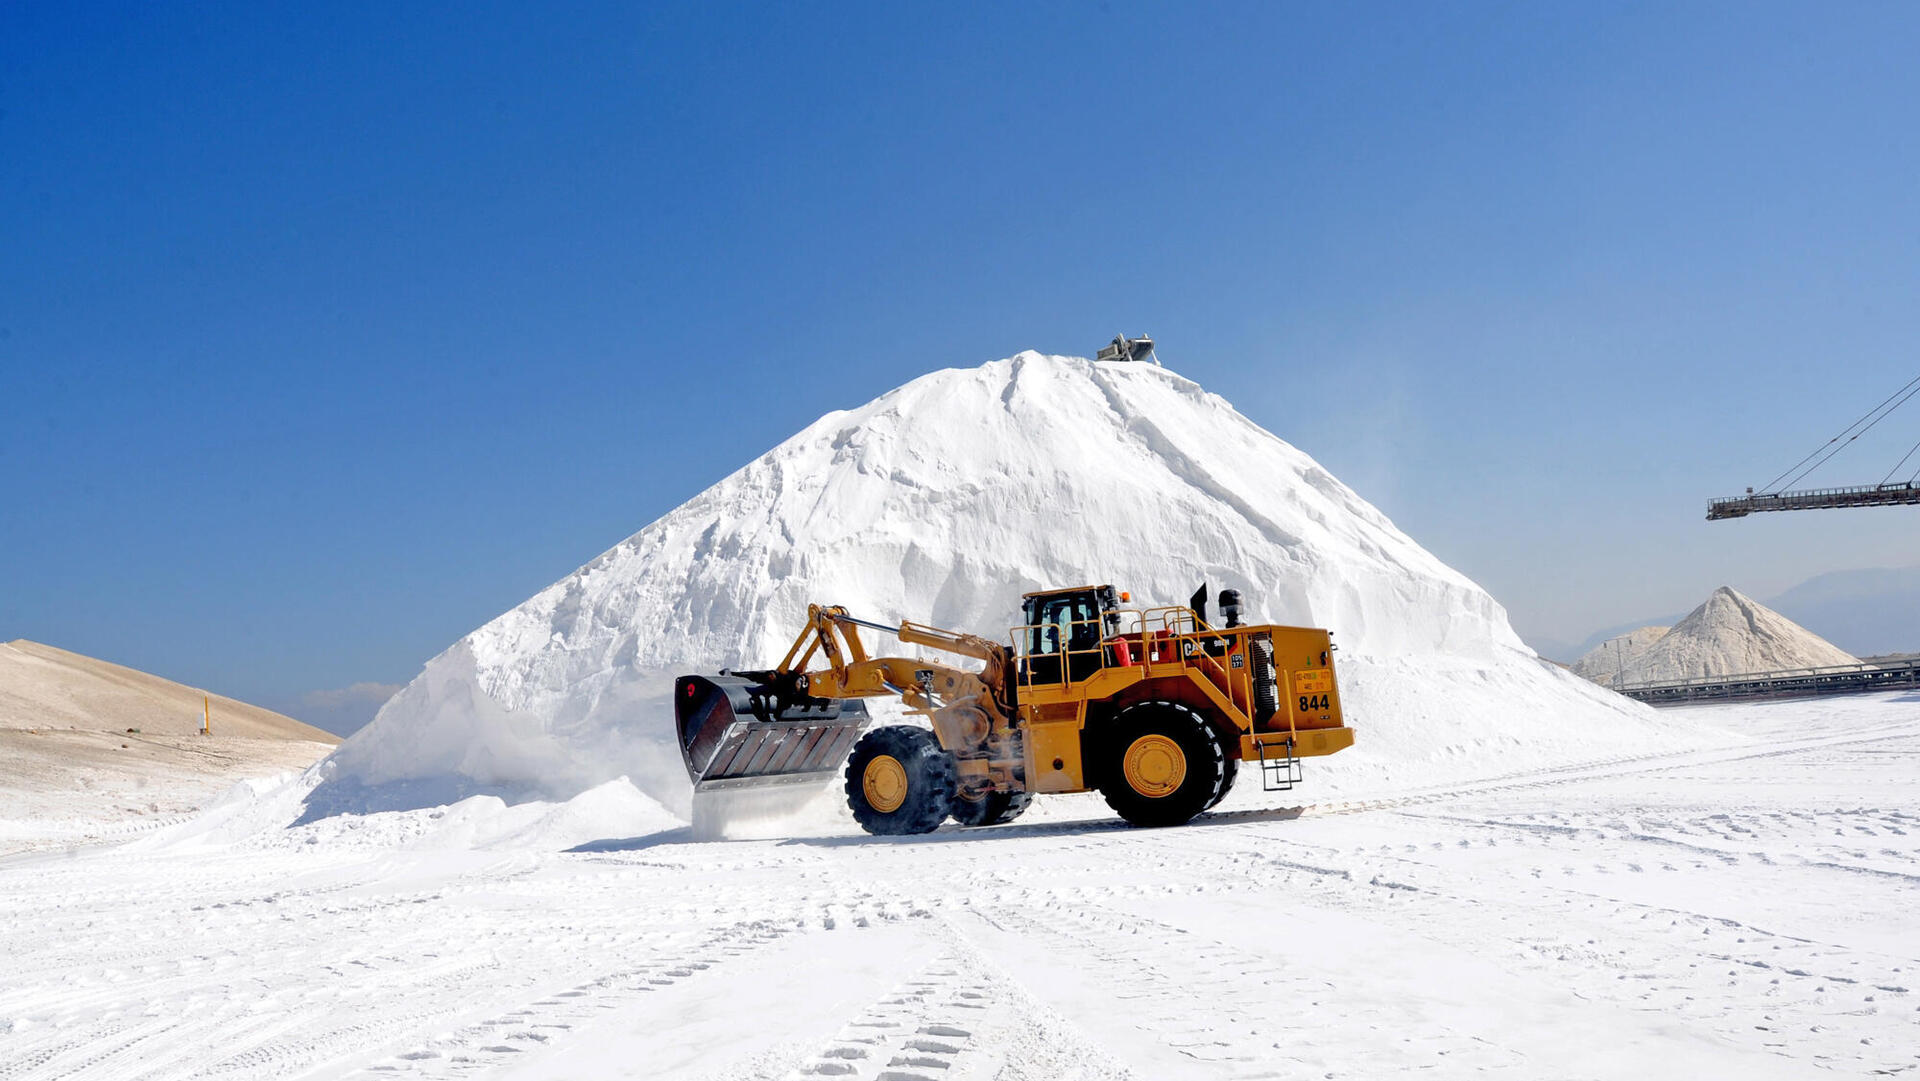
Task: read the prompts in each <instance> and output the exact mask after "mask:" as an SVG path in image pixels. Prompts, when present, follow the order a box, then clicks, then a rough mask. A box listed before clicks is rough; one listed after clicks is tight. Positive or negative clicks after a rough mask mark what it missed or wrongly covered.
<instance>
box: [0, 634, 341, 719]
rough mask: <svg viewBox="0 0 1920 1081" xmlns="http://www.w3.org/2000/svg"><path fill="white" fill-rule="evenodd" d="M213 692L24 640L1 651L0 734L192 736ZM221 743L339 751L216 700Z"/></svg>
mask: <svg viewBox="0 0 1920 1081" xmlns="http://www.w3.org/2000/svg"><path fill="white" fill-rule="evenodd" d="M206 694H207V692H205V691H202V690H199V689H197V688H194V687H188V686H184V685H182V684H179V683H175V682H173V681H172V680H170V679H163V678H161V677H159V676H156V675H151V674H149V673H146V672H142V671H139V670H137V669H133V668H127V667H124V666H122V665H118V664H111V663H109V662H107V661H102V660H96V659H95V658H93V657H87V656H83V655H81V654H78V653H69V652H68V651H66V650H64V649H57V648H55V647H53V646H47V645H41V644H40V643H39V642H29V641H27V640H26V639H24V638H21V639H16V640H15V641H12V642H8V643H6V644H5V645H0V728H60V729H78V730H81V731H89V732H125V731H126V730H127V729H129V728H138V729H140V731H141V732H142V733H146V734H150V735H191V734H193V733H196V732H198V731H200V720H201V711H202V704H203V702H204V701H205V699H204V696H205V695H206ZM212 698H213V731H214V734H215V735H218V736H239V737H245V738H251V739H287V740H309V741H312V742H317V743H329V744H331V743H338V742H340V740H339V739H338V737H336V736H334V735H333V734H332V733H329V732H325V731H322V730H321V729H318V728H315V727H313V726H312V725H308V724H302V723H300V722H299V721H296V720H294V719H293V718H292V717H288V716H284V715H282V714H279V713H275V712H273V711H272V710H268V709H261V708H260V707H259V706H254V705H248V704H247V703H245V702H241V701H238V700H235V699H232V698H228V697H226V696H225V695H219V694H216V695H213V696H212Z"/></svg>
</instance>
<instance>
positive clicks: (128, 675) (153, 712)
mask: <svg viewBox="0 0 1920 1081" xmlns="http://www.w3.org/2000/svg"><path fill="white" fill-rule="evenodd" d="M206 695H207V692H205V691H202V690H198V689H195V688H193V687H187V686H183V685H181V684H178V683H175V682H173V681H172V680H169V679H162V678H160V677H159V676H155V675H149V674H148V673H146V672H141V671H137V670H135V669H132V668H127V667H124V666H122V665H118V664H109V663H107V662H106V661H102V660H96V659H94V658H92V657H85V656H82V655H80V654H78V653H69V652H68V651H66V650H64V649H56V648H54V647H52V646H44V645H41V644H40V643H38V642H28V641H25V640H24V639H23V640H19V641H14V642H9V643H7V644H5V645H0V856H5V855H8V854H11V853H18V852H27V851H33V850H36V849H48V848H58V847H62V846H65V845H74V844H89V843H97V842H101V841H112V840H122V839H125V838H127V837H130V836H133V835H134V834H137V833H139V832H141V831H142V830H144V829H147V828H150V827H152V826H157V825H161V824H164V823H165V822H167V821H171V820H174V819H177V818H178V817H179V816H181V815H187V814H191V813H193V812H195V811H197V810H199V809H200V808H202V807H204V806H206V804H207V803H208V802H209V801H210V800H212V799H214V798H215V797H217V796H218V795H220V793H222V792H224V791H226V790H227V789H228V788H230V787H231V786H233V785H234V784H236V783H238V782H240V781H244V780H248V779H250V778H255V777H266V776H271V775H273V774H277V773H280V772H282V771H285V770H297V769H304V768H305V767H307V766H310V765H312V764H313V763H315V762H317V761H319V760H320V759H321V758H322V757H324V756H325V755H326V754H327V753H328V752H330V751H332V750H333V748H334V747H335V746H336V745H337V744H339V742H340V740H339V739H338V738H337V737H335V736H334V735H333V734H331V733H329V732H325V731H322V730H321V729H318V728H315V727H313V726H312V725H307V724H301V723H300V722H299V721H296V720H294V719H293V718H291V717H286V716H282V715H281V714H278V713H275V712H273V711H272V710H267V709H261V708H260V707H259V706H251V705H248V704H247V703H245V702H241V701H237V700H235V699H232V698H227V697H225V696H223V695H217V694H216V695H213V696H212V708H213V733H212V735H207V736H203V735H200V734H199V732H200V722H201V717H202V710H203V708H204V703H205V702H206V701H207V697H206ZM130 729H131V730H133V731H129V730H130Z"/></svg>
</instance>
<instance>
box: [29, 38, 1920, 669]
mask: <svg viewBox="0 0 1920 1081" xmlns="http://www.w3.org/2000/svg"><path fill="white" fill-rule="evenodd" d="M276 9H277V10H276ZM1916 56H1920V8H1916V7H1914V6H1913V5H1911V4H1877V5H1876V4H1835V5H1815V4H1779V5H1776V4H1759V3H1724V4H1699V3H1696V4H1677V5H1676V4H1669V3H1661V4H1643V5H1642V4H1587V5H1573V4H1538V3H1519V2H1514V3H1502V4H1421V3H1404V4H1395V5H1365V4H1311V5H1306V4H1302V5H1286V4H1271V3H1263V4H1249V5H1172V4H1169V5H1155V6H1145V5H1137V4H1131V3H1124V2H1117V0H1116V2H1111V3H1073V4H1017V5H989V6H977V5H964V6H963V5H955V6H953V7H951V8H948V9H945V10H941V9H937V8H935V7H934V6H932V5H924V4H875V5H857V4H850V3H831V4H827V3H822V4H784V5H778V6H771V7H768V8H764V9H763V8H755V7H748V6H731V5H718V4H700V5H683V6H679V5H635V4H611V5H596V4H570V5H525V6H523V7H503V6H495V5H488V4H474V3H462V4H448V5H444V6H432V5H424V4H404V5H386V4H366V5H353V6H346V5H337V4H324V3H318V4H305V5H263V4H258V3H246V4H237V3H236V4H213V3H209V4H192V5H186V4H144V3H143V4H129V5H125V6H119V5H111V4H91V5H65V4H43V5H21V4H10V5H6V6H5V7H0V373H4V384H3V385H0V501H3V506H0V559H3V560H4V577H0V638H11V637H16V636H18V637H28V638H33V639H36V640H40V641H45V642H49V643H53V644H56V645H61V646H65V647H68V648H72V649H76V650H80V651H82V652H86V653H90V654H94V655H98V656H101V657H106V658H109V659H112V660H117V661H121V662H123V663H128V664H133V665H135V666H138V667H141V668H145V669H149V670H152V671H156V672H159V673H161V674H164V675H168V676H170V677H172V678H176V679H181V680H184V681H187V682H192V683H197V684H202V685H207V686H211V687H214V688H216V689H219V690H223V691H226V692H229V693H233V694H236V695H240V696H242V697H249V698H253V699H256V700H261V701H265V702H268V703H282V702H286V701H289V700H291V699H292V698H293V697H294V696H297V695H299V694H300V693H302V692H305V691H311V690H317V689H324V688H336V687H341V686H344V685H347V684H350V683H354V682H357V681H363V680H371V681H383V682H400V681H404V680H406V679H408V678H410V677H411V676H412V674H413V673H414V672H415V671H416V670H417V668H418V666H419V665H420V664H421V663H422V662H423V661H424V660H425V659H427V658H428V657H429V656H431V655H432V654H433V653H435V652H437V651H438V650H439V649H441V648H443V647H444V646H445V645H447V644H448V643H450V642H451V641H453V640H454V639H455V638H457V637H458V636H459V635H461V634H463V633H464V632H466V631H467V630H469V629H471V628H472V627H474V626H476V625H478V624H480V623H481V622H484V621H485V620H487V619H488V618H490V617H492V616H493V615H495V614H497V613H498V612H500V611H502V610H504V609H506V608H508V607H510V606H512V605H513V604H516V603H518V602H519V601H520V600H522V599H523V598H525V597H526V596H528V595H529V594H531V593H532V592H534V591H535V590H537V589H538V588H540V587H541V586H544V585H545V584H547V583H548V582H550V581H552V580H554V579H556V578H558V577H559V576H561V575H563V574H565V573H566V572H567V571H569V570H571V569H572V568H573V567H575V566H577V565H578V564H580V563H582V562H584V561H585V560H587V559H589V558H591V557H592V556H593V555H595V554H597V553H598V552H600V551H601V550H603V549H604V548H606V547H608V546H610V545H612V544H613V543H615V542H616V541H618V540H619V539H621V538H622V537H624V536H626V535H627V534H629V533H631V532H633V531H634V530H636V529H638V528H639V527H641V526H643V525H645V524H646V523H647V522H649V521H651V520H652V519H653V518H655V517H656V516H658V515H659V514H661V513H663V512H664V511H666V510H668V509H670V508H671V507H673V506H674V505H675V504H677V503H679V502H680V501H681V500H683V499H685V498H686V497H688V496H690V495H692V494H694V493H695V492H697V491H699V490H700V489H702V488H704V487H705V486H707V485H708V484H710V483H712V482H713V481H714V480H716V479H718V478H719V477H721V476H723V475H724V474H726V473H727V472H729V471H731V470H732V469H733V468H735V467H736V466H738V465H740V464H741V463H743V462H745V461H746V460H748V459H749V458H751V457H752V456H754V455H756V454H758V453H760V452H761V451H763V450H765V449H766V448H767V447H769V446H771V445H772V444H773V443H775V442H777V441H778V440H780V439H781V438H784V437H785V436H786V435H788V434H790V433H791V432H792V431H794V430H796V429H798V428H799V427H801V426H802V425H804V424H805V423H807V422H808V421H810V420H811V419H812V418H814V417H815V416H817V415H818V414H820V413H822V412H824V411H826V410H828V409H831V408H838V407H845V406H850V405H854V404H857V403H859V402H861V401H864V400H866V399H868V398H870V397H872V396H873V395H875V394H877V393H880V392H882V391H884V390H886V389H888V388H891V387H893V386H895V385H897V384H899V383H902V382H904V381H906V380H907V379H909V378H912V377H913V376H915V375H917V374H919V373H921V372H923V371H926V370H928V369H931V368H934V367H940V366H947V365H955V364H976V363H981V362H984V361H986V360H990V359H993V358H997V357H1001V356H1005V355H1008V354H1011V353H1013V352H1015V351H1017V350H1020V349H1023V348H1037V349H1041V350H1046V351H1051V352H1073V353H1082V354H1084V353H1087V352H1090V351H1091V350H1093V349H1094V348H1096V347H1097V346H1098V345H1099V344H1101V342H1103V341H1104V340H1105V339H1106V338H1108V337H1110V336H1111V335H1112V334H1113V333H1114V332H1116V331H1120V330H1125V331H1128V332H1135V331H1141V330H1145V331H1150V332H1152V333H1153V334H1155V335H1156V336H1157V337H1158V338H1159V339H1160V341H1161V343H1162V350H1161V353H1162V357H1163V358H1164V359H1165V360H1166V361H1167V362H1168V363H1169V365H1170V366H1172V367H1175V368H1177V369H1179V370H1181V371H1183V372H1184V373H1186V374H1187V375H1189V376H1192V377H1194V378H1196V379H1198V380H1200V381H1201V382H1202V383H1204V384H1205V385H1207V386H1208V387H1209V388H1211V389H1213V390H1215V391H1218V392H1219V393H1221V394H1224V395H1225V396H1227V397H1228V398H1229V399H1231V400H1233V401H1234V402H1235V403H1236V404H1237V405H1239V406H1240V408H1241V409H1242V411H1243V412H1246V413H1247V414H1248V415H1250V416H1251V417H1253V418H1254V419H1255V420H1256V421H1259V422H1260V423H1262V424H1264V425H1266V426H1267V427H1268V428H1270V429H1272V430H1273V431H1275V432H1277V433H1278V434H1280V435H1281V436H1283V437H1285V438H1287V439H1289V440H1291V441H1293V442H1295V443H1296V444H1298V445H1299V446H1301V447H1303V448H1304V449H1306V450H1307V451H1309V452H1310V453H1312V454H1314V455H1316V456H1317V457H1319V458H1320V459H1321V460H1322V461H1323V462H1325V463H1326V464H1327V465H1328V466H1329V467H1330V468H1332V469H1333V470H1334V471H1335V472H1336V473H1337V474H1339V475H1341V476H1342V477H1343V478H1345V479H1346V480H1347V481H1348V482H1349V483H1351V484H1353V485H1354V486H1355V487H1356V488H1358V489H1359V490H1360V491H1361V493H1362V494H1363V495H1366V496H1368V497H1369V498H1371V499H1373V500H1374V501H1375V502H1377V503H1378V504H1379V505H1380V506H1381V507H1383V508H1384V509H1385V510H1386V511H1387V512H1388V513H1389V514H1391V515H1393V516H1394V518H1395V519H1396V520H1397V521H1398V522H1399V523H1400V524H1401V525H1402V526H1403V527H1405V528H1406V529H1407V530H1408V531H1409V532H1410V533H1412V534H1413V535H1414V536H1415V537H1416V538H1417V539H1419V540H1421V541H1422V542H1423V543H1425V544H1427V545H1428V546H1429V547H1430V548H1432V549H1433V550H1434V551H1435V552H1436V553H1438V554H1439V555H1440V556H1441V557H1442V558H1444V559H1446V560H1448V561H1449V562H1451V563H1453V564H1454V565H1456V566H1458V567H1460V568H1461V569H1462V570H1464V571H1466V572H1467V573H1468V574H1470V575H1472V576H1474V577H1475V578H1477V579H1478V580H1479V581H1481V582H1482V583H1483V584H1485V585H1487V586H1488V587H1489V588H1490V589H1492V590H1493V592H1494V594H1495V595H1496V596H1497V597H1499V598H1501V599H1502V601H1504V602H1505V603H1506V604H1507V606H1508V607H1509V609H1510V611H1511V612H1512V614H1513V616H1514V620H1515V623H1516V625H1517V626H1518V627H1519V628H1520V629H1521V631H1522V632H1523V633H1526V634H1529V635H1532V636H1536V637H1538V638H1543V639H1550V638H1557V639H1578V638H1580V637H1582V636H1584V635H1585V634H1586V633H1587V632H1588V631H1590V630H1593V629H1595V628H1598V627H1601V626H1605V625H1608V624H1610V623H1615V622H1619V621H1623V620H1628V619H1632V618H1635V617H1638V616H1644V615H1655V614H1661V613H1667V612H1671V611H1675V610H1684V609H1686V608H1687V607H1690V606H1691V605H1692V604H1694V603H1696V602H1697V601H1698V600H1699V599H1701V598H1703V597H1704V596H1705V595H1706V594H1707V592H1708V591H1710V590H1711V589H1712V588H1713V587H1714V586H1715V585H1718V584H1721V583H1722V582H1730V583H1732V584H1735V585H1736V586H1739V587H1740V588H1742V589H1744V590H1746V591H1747V592H1750V593H1753V594H1755V595H1757V596H1763V597H1764V596H1766V595H1768V594H1769V593H1770V592H1771V591H1776V590H1779V589H1782V588H1785V587H1787V586H1789V585H1792V584H1794V583H1795V582H1798V581H1799V580H1801V579H1803V578H1806V577H1810V576H1812V575H1814V574H1817V573H1820V572H1822V571H1828V570H1834V569H1839V568H1845V567H1853V566H1880V565H1910V564H1913V563H1916V562H1920V512H1915V511H1913V510H1911V509H1894V510H1887V511H1860V512H1849V513H1848V514H1829V515H1779V516H1773V517H1777V518H1780V519H1786V520H1782V521H1762V520H1750V521H1746V522H1732V523H1715V524H1713V525H1711V526H1709V525H1708V524H1707V523H1705V522H1703V521H1701V520H1700V519H1701V516H1702V511H1703V503H1704V500H1705V499H1706V498H1708V497H1709V496H1713V495H1719V494H1731V493H1733V492H1735V491H1738V489H1739V488H1740V487H1742V486H1743V485H1746V484H1758V483H1761V482H1763V481H1765V480H1766V479H1767V478H1769V477H1771V476H1772V475H1773V474H1774V473H1776V472H1778V470H1779V469H1781V468H1783V467H1785V466H1786V465H1787V464H1788V463H1790V462H1791V461H1792V460H1793V459H1795V458H1797V457H1799V456H1800V455H1801V454H1802V453H1804V452H1805V451H1806V450H1809V449H1811V448H1812V447H1813V445H1815V444H1816V443H1818V442H1819V441H1821V440H1823V439H1825V438H1826V437H1827V436H1828V435H1830V434H1832V432H1833V431H1835V430H1837V429H1839V428H1840V427H1841V426H1842V425H1843V424H1845V423H1846V422H1847V421H1848V420H1851V419H1852V418H1853V416H1854V415H1856V414H1857V413H1859V412H1861V411H1864V410H1865V409H1866V408H1867V407H1868V406H1870V405H1872V404H1873V402H1875V401H1877V400H1879V399H1880V398H1881V397H1882V396H1884V395H1885V394H1886V393H1888V392H1890V391H1891V390H1893V389H1894V388H1895V387H1896V386H1898V385H1899V384H1901V383H1902V382H1904V381H1905V380H1906V379H1908V378H1910V377H1911V376H1913V375H1915V374H1920V349H1916V343H1920V306H1916V304H1915V295H1916V285H1920V275H1917V274H1916V271H1920V115H1916V114H1920V65H1916V64H1915V63H1914V58H1915V57H1916ZM1908 412H1909V413H1911V414H1912V415H1908V416H1904V417H1902V416H1900V415H1898V414H1897V415H1896V417H1895V421H1898V422H1900V423H1898V424H1896V423H1894V422H1889V425H1888V426H1886V427H1887V428H1890V429H1897V431H1893V432H1892V433H1891V437H1890V438H1888V439H1887V440H1885V441H1884V442H1882V443H1880V444H1876V445H1874V446H1871V447H1862V448H1860V449H1859V450H1857V451H1850V452H1849V457H1852V458H1855V462H1854V465H1853V467H1852V468H1842V467H1843V466H1845V465H1846V464H1847V462H1848V457H1843V458H1841V459H1839V460H1837V461H1836V463H1835V464H1834V466H1833V467H1831V469H1830V471H1829V473H1827V474H1823V475H1821V476H1817V477H1815V478H1814V479H1815V480H1819V479H1831V480H1833V481H1836V482H1846V481H1872V480H1878V479H1879V477H1880V475H1881V474H1882V473H1883V472H1884V470H1885V468H1886V467H1888V466H1890V465H1891V464H1892V462H1893V460H1894V459H1895V458H1896V457H1898V455H1899V453H1900V452H1901V451H1903V450H1904V449H1905V447H1906V446H1907V445H1908V444H1910V443H1911V442H1912V441H1913V440H1915V439H1920V405H1916V406H1910V407H1909V410H1908ZM1878 434H1880V433H1876V435H1878Z"/></svg>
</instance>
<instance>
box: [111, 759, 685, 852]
mask: <svg viewBox="0 0 1920 1081" xmlns="http://www.w3.org/2000/svg"><path fill="white" fill-rule="evenodd" d="M325 774H326V768H325V766H324V765H320V766H315V767H313V768H312V769H309V770H306V771H305V772H304V773H283V774H280V775H279V776H276V777H268V778H259V779H254V780H249V781H246V782H243V783H241V784H237V785H235V786H233V788H232V789H230V790H229V791H228V792H227V793H226V795H224V796H222V797H221V798H220V799H219V800H217V801H216V802H215V803H214V804H213V805H212V806H210V807H208V808H207V809H206V810H205V811H204V812H202V813H201V814H200V815H199V816H198V817H196V818H194V819H191V820H189V821H187V822H183V823H179V824H177V825H174V826H170V827H166V828H163V829H160V830H158V831H155V832H154V833H153V834H150V835H148V836H146V837H143V838H140V839H139V840H136V841H134V842H133V843H132V844H129V845H127V846H126V848H127V849H128V850H129V851H176V852H177V851H192V850H210V849H227V848H242V849H253V850H279V851H296V852H297V851H305V850H308V847H309V846H316V845H317V846H321V847H322V848H325V849H327V850H338V849H351V848H372V849H411V850H434V851H500V850H516V851H517V850H528V851H546V852H560V851H566V850H568V849H572V848H579V847H582V846H587V847H610V848H618V847H622V846H624V845H627V844H631V843H633V842H636V841H639V840H641V839H644V838H649V837H656V836H658V835H661V834H668V833H672V832H674V831H678V830H682V829H684V827H685V825H686V823H685V822H683V821H682V820H681V819H679V818H678V817H676V816H675V815H674V814H673V813H672V812H670V811H668V810H667V809H666V808H664V807H662V806H660V804H659V803H658V802H657V801H655V800H654V799H653V798H652V797H650V796H648V795H647V794H646V793H644V792H642V791H640V790H639V789H638V788H635V787H634V785H633V783H632V782H631V781H629V780H628V779H627V778H625V777H619V778H616V779H614V780H611V781H607V782H605V783H603V784H600V785H596V786H594V787H592V788H589V789H587V790H586V791H584V792H581V793H579V794H578V795H576V796H574V797H573V798H571V799H566V800H524V801H519V802H513V803H509V802H508V801H506V800H504V799H502V798H501V797H499V796H497V795H491V794H481V795H470V796H467V797H465V798H461V799H454V800H449V801H448V802H446V803H442V804H438V805H426V806H421V807H416V808H410V809H405V810H385V811H375V812H373V813H367V814H352V813H341V814H334V815H329V816H327V817H324V818H320V819H318V820H314V821H306V820H304V819H302V818H301V817H300V816H301V813H302V811H303V810H304V809H305V804H306V801H307V799H308V796H309V794H310V793H311V792H312V791H313V789H314V787H315V786H316V785H317V784H318V783H319V782H320V781H321V779H322V778H323V777H324V776H325ZM289 823H291V824H289Z"/></svg>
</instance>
